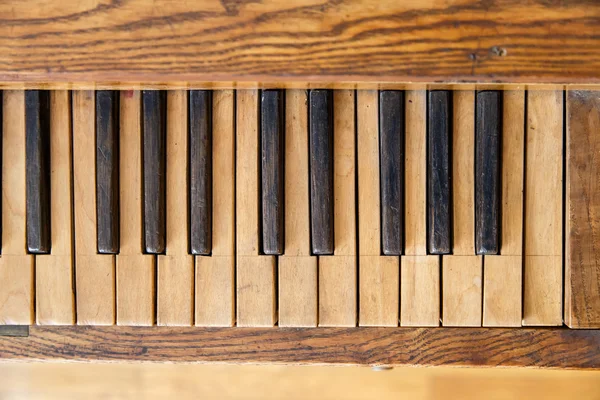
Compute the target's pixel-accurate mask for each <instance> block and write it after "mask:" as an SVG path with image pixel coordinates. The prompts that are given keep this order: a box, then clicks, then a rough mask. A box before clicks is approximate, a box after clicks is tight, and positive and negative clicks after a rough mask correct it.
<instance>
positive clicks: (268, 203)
mask: <svg viewBox="0 0 600 400" xmlns="http://www.w3.org/2000/svg"><path fill="white" fill-rule="evenodd" d="M283 96H284V92H283V91H282V90H263V91H261V96H260V147H261V207H262V213H261V214H262V220H261V222H262V250H263V253H264V254H272V255H280V254H283V235H284V225H283V211H284V201H283V153H284V147H283V140H284V129H285V125H284V108H283Z"/></svg>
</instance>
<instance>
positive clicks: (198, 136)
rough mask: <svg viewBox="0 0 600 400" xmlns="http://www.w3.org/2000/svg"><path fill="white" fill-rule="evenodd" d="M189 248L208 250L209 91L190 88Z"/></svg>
mask: <svg viewBox="0 0 600 400" xmlns="http://www.w3.org/2000/svg"><path fill="white" fill-rule="evenodd" d="M189 143H190V147H189V149H190V150H189V151H190V156H189V163H190V168H189V171H190V175H189V176H190V188H189V190H190V202H189V207H190V251H191V253H192V254H197V255H209V254H210V253H211V250H212V92H211V91H210V90H190V96H189Z"/></svg>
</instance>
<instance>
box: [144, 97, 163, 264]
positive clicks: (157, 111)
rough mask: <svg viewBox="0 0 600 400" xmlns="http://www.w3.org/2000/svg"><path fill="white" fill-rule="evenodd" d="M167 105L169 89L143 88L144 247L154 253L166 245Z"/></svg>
mask: <svg viewBox="0 0 600 400" xmlns="http://www.w3.org/2000/svg"><path fill="white" fill-rule="evenodd" d="M166 105H167V102H166V92H164V91H158V90H144V91H143V92H142V132H143V138H144V152H143V167H144V171H143V175H144V201H143V205H144V206H143V208H144V248H145V251H146V253H150V254H160V253H164V252H165V247H166V161H167V160H166V159H167V157H166V145H167V135H166V128H167V127H166V122H167V120H166Z"/></svg>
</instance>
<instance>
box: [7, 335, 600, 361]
mask: <svg viewBox="0 0 600 400" xmlns="http://www.w3.org/2000/svg"><path fill="white" fill-rule="evenodd" d="M66 338H68V340H66ZM100 344H101V345H100ZM599 346H600V331H598V330H569V329H563V328H549V329H532V328H523V329H503V328H497V329H487V328H452V329H446V328H402V329H400V328H398V329H389V328H360V329H357V328H319V330H318V334H315V329H298V328H293V329H261V328H245V329H240V328H208V329H206V328H192V327H80V326H72V327H55V326H32V327H31V328H30V329H29V336H28V337H2V336H0V360H6V361H9V360H11V361H35V360H54V361H80V362H81V361H83V362H86V361H90V362H91V361H93V362H98V361H104V362H115V361H135V362H161V361H162V362H164V361H169V362H177V363H193V362H229V363H280V364H281V363H289V364H330V365H415V366H417V365H422V366H436V365H449V366H450V365H452V366H503V367H509V366H512V367H515V366H521V367H538V368H580V369H600V353H598V347H599ZM557 349H560V351H557Z"/></svg>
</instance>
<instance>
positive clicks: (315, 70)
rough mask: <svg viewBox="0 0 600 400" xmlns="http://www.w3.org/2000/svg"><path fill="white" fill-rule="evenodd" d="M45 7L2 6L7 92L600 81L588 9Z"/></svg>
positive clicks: (463, 2) (472, 1) (316, 3)
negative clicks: (234, 84) (227, 84)
mask: <svg viewBox="0 0 600 400" xmlns="http://www.w3.org/2000/svg"><path fill="white" fill-rule="evenodd" d="M38 4H39V6H37V7H27V8H26V7H24V6H20V7H14V6H12V5H11V3H5V4H3V5H2V6H0V15H2V23H1V24H0V37H2V38H3V39H2V41H1V42H0V46H1V48H2V49H3V51H1V52H0V80H3V81H20V82H21V81H28V82H31V81H33V82H49V81H50V82H52V81H63V82H78V81H94V82H111V81H137V82H139V81H146V82H165V81H173V80H178V81H181V80H184V81H192V82H193V81H204V82H210V81H215V80H218V81H254V82H257V81H269V80H271V81H275V80H279V81H281V80H289V81H297V80H304V81H323V80H329V81H340V80H345V81H411V82H412V81H429V82H432V81H446V82H449V81H488V82H491V81H494V82H498V81H501V82H502V81H520V82H528V83H529V82H554V83H564V82H598V81H599V80H600V78H598V75H597V71H598V69H599V68H600V39H599V38H598V37H597V36H596V35H595V34H594V29H593V28H594V27H595V26H597V25H598V24H599V22H600V5H599V4H598V3H597V2H595V1H593V0H584V1H567V2H556V1H547V0H527V1H524V2H517V1H514V0H499V1H495V2H484V3H481V2H479V1H476V0H452V1H443V0H432V1H428V2H425V3H420V2H397V1H394V0H386V1H382V2H379V3H378V4H377V5H376V6H373V5H372V3H371V2H368V1H352V0H345V1H326V0H302V1H297V2H293V3H289V2H264V1H260V2H249V3H248V2H238V1H225V2H219V1H214V0H203V1H199V2H180V3H177V4H173V3H172V2H167V1H159V2H154V3H148V2H147V1H143V0H137V1H133V2H127V3H121V2H118V1H111V2H108V3H95V2H75V1H65V2H62V3H61V4H60V5H53V6H52V7H49V6H48V5H49V2H47V1H41V2H39V3H38ZM448 38H451V43H449V42H448V41H447V39H448ZM582 57H584V58H583V59H582ZM582 60H583V61H582Z"/></svg>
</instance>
